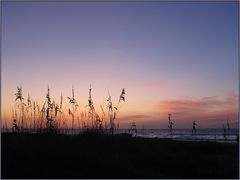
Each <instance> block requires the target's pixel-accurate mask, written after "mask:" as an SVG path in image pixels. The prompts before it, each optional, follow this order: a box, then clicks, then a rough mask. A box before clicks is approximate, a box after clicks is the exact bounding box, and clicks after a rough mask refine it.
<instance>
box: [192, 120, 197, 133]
mask: <svg viewBox="0 0 240 180" xmlns="http://www.w3.org/2000/svg"><path fill="white" fill-rule="evenodd" d="M196 126H197V124H196V122H195V121H193V128H192V134H196V132H197V129H196Z"/></svg>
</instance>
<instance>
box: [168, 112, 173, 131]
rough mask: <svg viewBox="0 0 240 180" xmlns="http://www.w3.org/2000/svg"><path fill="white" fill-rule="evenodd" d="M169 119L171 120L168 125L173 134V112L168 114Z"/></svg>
mask: <svg viewBox="0 0 240 180" xmlns="http://www.w3.org/2000/svg"><path fill="white" fill-rule="evenodd" d="M168 121H169V126H168V128H169V131H170V133H171V134H172V130H173V124H174V123H173V122H172V120H171V114H168Z"/></svg>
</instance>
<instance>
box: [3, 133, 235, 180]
mask: <svg viewBox="0 0 240 180" xmlns="http://www.w3.org/2000/svg"><path fill="white" fill-rule="evenodd" d="M1 145H2V151H1V153H2V154H1V155H2V156H1V157H2V159H1V168H2V169H1V173H2V178H33V179H34V178H57V179H60V178H68V179H70V178H217V179H219V178H225V179H228V178H238V177H239V170H238V169H239V161H238V160H239V149H238V146H239V145H238V144H223V143H222V144H221V143H215V142H211V143H210V142H209V143H208V142H180V141H173V140H166V139H165V140H164V139H149V138H132V137H124V136H106V135H94V134H85V135H81V136H67V135H56V134H55V135H54V134H14V133H2V141H1Z"/></svg>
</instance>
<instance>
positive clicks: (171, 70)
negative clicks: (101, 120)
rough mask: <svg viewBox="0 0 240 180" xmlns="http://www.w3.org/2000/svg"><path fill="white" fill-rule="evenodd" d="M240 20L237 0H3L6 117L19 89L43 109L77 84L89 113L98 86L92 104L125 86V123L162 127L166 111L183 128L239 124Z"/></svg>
mask: <svg viewBox="0 0 240 180" xmlns="http://www.w3.org/2000/svg"><path fill="white" fill-rule="evenodd" d="M238 16H239V14H238V2H114V3H113V2H97V3H96V2H89V3H86V2H2V86H1V87H2V104H3V106H2V107H3V108H2V109H3V113H5V116H8V114H10V113H11V110H9V109H11V107H12V106H13V104H14V93H15V91H16V86H17V85H22V87H23V92H24V96H27V93H28V92H29V93H30V95H31V96H32V98H33V99H35V100H37V101H39V102H41V103H43V101H44V98H45V93H46V89H47V86H48V85H49V86H50V88H51V90H52V95H53V97H54V98H56V99H57V98H58V99H59V97H60V94H61V92H62V93H63V95H64V97H65V99H66V97H67V96H70V95H71V86H72V84H74V86H75V89H76V94H77V98H78V101H79V104H80V105H81V108H82V109H84V106H85V105H86V104H87V96H88V94H87V93H88V88H89V84H92V87H93V96H94V100H95V104H96V106H99V105H100V104H104V103H106V97H107V90H109V91H110V92H111V95H112V96H113V97H114V98H115V101H117V99H118V97H119V93H120V92H121V89H122V88H123V87H124V88H125V89H126V92H127V101H126V103H125V104H124V105H123V106H122V110H121V111H122V112H121V113H120V114H119V116H120V119H121V120H122V121H123V124H124V123H125V126H128V124H130V123H131V121H136V122H137V123H141V124H145V125H146V126H147V127H164V126H165V123H167V114H168V112H169V111H170V112H171V113H172V114H173V117H174V118H175V119H176V120H177V119H179V122H178V125H177V126H179V127H184V125H186V124H187V122H188V121H192V120H193V118H195V119H197V120H198V121H199V122H200V124H201V125H202V127H208V126H209V127H221V124H222V123H223V121H224V120H225V119H226V116H228V115H229V116H230V118H231V119H232V123H233V124H235V125H236V121H237V108H238V104H237V98H238V75H239V74H238V30H239V29H238ZM209 97H211V98H212V99H211V100H209V99H207V100H206V99H204V98H209ZM213 97H214V98H213ZM179 103H181V106H180V107H179ZM186 103H187V105H186ZM189 103H190V104H191V103H193V105H192V106H190V107H189ZM169 104H171V105H169ZM209 104H210V105H209ZM66 106H67V103H66ZM182 106H184V108H182ZM203 106H204V107H203ZM175 107H178V108H177V109H176V108H175ZM192 108H195V109H192ZM198 110H199V111H198ZM203 110H204V112H203ZM195 111H197V112H195ZM174 113H175V114H174ZM203 115H204V116H203ZM211 117H212V118H213V119H214V118H215V119H214V120H210V121H206V119H207V118H210V119H211ZM219 119H220V120H219ZM201 122H202V123H201Z"/></svg>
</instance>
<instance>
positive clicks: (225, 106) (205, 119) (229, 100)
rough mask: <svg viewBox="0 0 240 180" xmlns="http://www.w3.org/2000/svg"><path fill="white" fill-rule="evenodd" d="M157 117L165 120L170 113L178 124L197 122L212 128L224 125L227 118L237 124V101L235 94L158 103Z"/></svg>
mask: <svg viewBox="0 0 240 180" xmlns="http://www.w3.org/2000/svg"><path fill="white" fill-rule="evenodd" d="M157 109H158V113H157V114H158V115H159V116H161V117H165V116H166V118H167V114H168V113H171V114H172V115H173V117H174V119H175V120H176V121H178V123H179V124H181V125H183V126H184V125H185V124H189V121H192V120H199V121H200V122H201V123H202V125H203V126H205V127H207V126H214V125H219V124H222V123H225V121H226V118H227V116H229V117H230V119H231V123H233V124H234V123H235V124H238V101H237V94H236V93H228V94H226V95H225V98H223V99H220V98H219V97H217V96H211V97H203V98H199V99H190V98H186V99H181V100H174V101H160V102H159V103H158V104H157Z"/></svg>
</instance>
